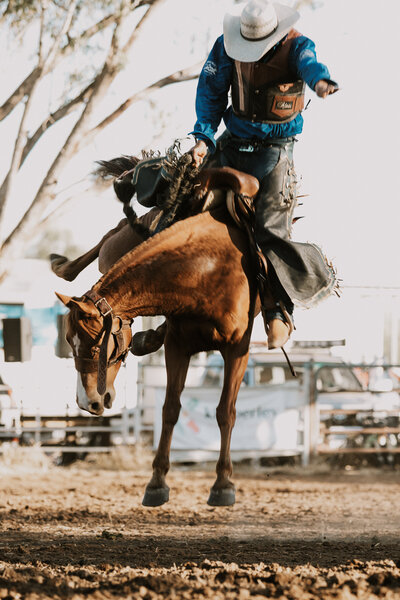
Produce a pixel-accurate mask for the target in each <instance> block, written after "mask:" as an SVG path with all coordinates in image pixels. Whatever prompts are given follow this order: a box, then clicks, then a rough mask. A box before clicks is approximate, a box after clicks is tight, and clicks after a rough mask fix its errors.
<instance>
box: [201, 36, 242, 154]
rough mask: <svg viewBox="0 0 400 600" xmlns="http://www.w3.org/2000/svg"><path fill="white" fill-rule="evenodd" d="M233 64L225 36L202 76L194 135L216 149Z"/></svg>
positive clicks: (213, 51) (211, 54)
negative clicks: (216, 135) (225, 45)
mask: <svg viewBox="0 0 400 600" xmlns="http://www.w3.org/2000/svg"><path fill="white" fill-rule="evenodd" d="M232 68H233V61H232V59H231V58H229V56H228V55H227V54H226V52H225V48H224V38H223V36H222V35H221V36H220V37H219V38H218V39H217V40H216V42H215V44H214V46H213V49H212V50H211V52H210V54H209V56H208V58H207V61H206V62H205V64H204V66H203V69H202V71H201V73H200V77H199V82H198V85H197V95H196V115H197V121H196V124H195V126H194V129H193V131H192V132H191V133H192V135H194V136H195V137H196V139H201V140H204V141H205V142H206V143H207V145H208V147H209V149H210V150H213V149H214V148H215V139H214V135H215V132H216V131H217V129H218V126H219V124H220V122H221V120H222V116H223V114H224V111H225V109H226V107H227V105H228V92H229V88H230V85H231V78H232Z"/></svg>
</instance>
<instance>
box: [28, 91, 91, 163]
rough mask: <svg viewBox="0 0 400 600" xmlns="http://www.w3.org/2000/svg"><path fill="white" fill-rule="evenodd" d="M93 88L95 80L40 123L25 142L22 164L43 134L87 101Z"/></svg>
mask: <svg viewBox="0 0 400 600" xmlns="http://www.w3.org/2000/svg"><path fill="white" fill-rule="evenodd" d="M93 88H94V81H91V82H90V84H89V85H87V86H86V87H85V89H84V90H82V91H81V92H80V94H78V96H76V97H75V98H73V99H72V100H70V101H69V102H66V103H65V104H63V105H62V106H60V108H58V109H57V110H56V111H54V112H53V113H51V114H50V115H49V116H48V117H47V119H45V120H44V121H43V122H42V123H41V124H40V125H39V127H38V128H37V129H36V131H35V132H34V133H33V134H32V135H31V136H30V137H29V138H28V139H27V142H26V144H25V147H24V150H23V153H22V158H21V162H20V166H21V165H22V164H23V163H24V161H25V159H26V158H27V156H28V155H29V153H30V152H31V150H32V149H33V148H34V146H35V145H36V144H37V142H38V141H39V140H40V138H41V137H42V135H43V134H44V133H46V131H47V130H48V129H49V128H50V127H51V126H52V125H54V124H55V123H57V121H60V120H61V119H63V118H64V117H66V116H67V115H69V114H70V113H71V112H73V110H75V109H76V107H77V105H79V104H81V103H82V102H85V101H87V100H88V98H89V96H90V93H91V92H92V91H93Z"/></svg>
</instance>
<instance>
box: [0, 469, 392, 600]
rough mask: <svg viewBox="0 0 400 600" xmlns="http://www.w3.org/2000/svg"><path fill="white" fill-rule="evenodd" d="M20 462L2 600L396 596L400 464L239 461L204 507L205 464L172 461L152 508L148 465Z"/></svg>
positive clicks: (2, 501) (208, 480)
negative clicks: (146, 501)
mask: <svg viewBox="0 0 400 600" xmlns="http://www.w3.org/2000/svg"><path fill="white" fill-rule="evenodd" d="M30 458H32V457H30ZM114 458H115V457H114ZM28 461H29V457H26V459H25V460H23V461H22V463H21V461H20V463H19V464H14V463H13V461H8V462H7V460H6V461H5V462H2V463H0V474H1V491H0V516H1V519H0V599H16V600H18V599H29V600H34V599H38V598H40V599H43V598H49V599H50V598H51V599H53V600H54V599H59V598H61V599H65V598H68V599H70V600H78V599H81V598H82V599H83V598H85V599H88V600H92V599H93V600H102V599H115V598H124V599H128V600H129V599H130V598H135V599H136V598H144V599H145V600H153V599H157V598H169V599H171V600H172V599H174V600H178V599H181V598H185V599H186V598H187V599H188V600H189V599H192V598H194V599H198V600H202V599H203V598H210V599H222V598H228V599H231V598H232V599H233V598H235V599H236V598H238V599H240V600H241V599H247V598H251V599H254V600H262V599H265V598H281V599H289V600H291V599H294V600H297V599H300V598H301V599H302V600H303V599H305V600H309V599H313V598H323V599H331V598H332V599H333V598H335V599H338V600H342V599H343V600H348V599H350V598H357V599H358V600H359V599H364V598H368V599H371V598H372V599H373V598H399V597H400V539H399V533H400V510H399V504H400V502H399V499H400V473H399V472H398V471H385V472H380V471H343V470H342V471H331V472H329V471H327V470H326V469H321V468H320V469H314V470H308V471H302V470H301V469H292V470H290V469H286V470H281V471H276V470H275V471H274V472H272V471H271V470H269V471H268V470H266V469H261V468H258V469H256V470H254V469H253V470H251V469H250V468H247V467H244V466H241V467H240V468H238V469H237V471H236V474H235V477H234V480H235V483H236V487H237V503H236V505H235V506H234V507H230V508H211V507H209V506H207V504H206V500H207V497H208V491H209V488H210V486H211V484H212V482H213V472H212V471H211V470H210V469H206V470H200V469H198V468H196V469H194V468H186V469H183V468H179V469H178V468H177V467H174V468H173V470H172V472H171V474H170V477H169V484H170V487H171V493H170V497H171V499H170V502H169V503H168V504H166V505H165V506H163V507H161V508H152V509H149V508H144V507H142V506H141V498H142V493H143V490H144V487H145V484H146V482H147V480H148V478H149V475H150V469H149V465H148V464H147V462H148V461H143V460H142V461H138V464H137V465H136V466H135V468H134V469H133V468H132V469H131V468H127V464H126V463H127V462H129V461H127V460H126V457H125V460H122V459H121V457H119V458H118V457H117V460H116V462H115V461H114V464H111V463H112V461H111V459H103V463H100V464H99V461H98V460H93V461H90V460H89V461H88V460H86V461H85V462H82V463H76V464H75V465H73V466H71V467H67V468H61V467H53V466H51V465H50V464H48V463H47V462H46V461H44V462H42V463H40V461H36V463H35V464H34V465H33V467H30V468H28V466H27V463H28ZM107 461H108V462H107ZM133 462H134V461H133ZM39 463H40V464H39ZM144 463H146V464H144ZM132 464H133V463H132Z"/></svg>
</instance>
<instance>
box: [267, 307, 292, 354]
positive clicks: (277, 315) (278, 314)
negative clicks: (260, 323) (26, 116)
mask: <svg viewBox="0 0 400 600" xmlns="http://www.w3.org/2000/svg"><path fill="white" fill-rule="evenodd" d="M264 322H265V324H266V327H265V329H266V332H267V339H268V350H273V349H274V348H282V347H283V346H284V345H285V344H286V342H287V341H288V340H289V338H290V335H291V334H292V332H293V329H294V325H293V320H292V317H291V315H290V314H289V313H288V312H287V310H286V309H285V307H284V306H283V304H282V303H278V304H277V305H276V306H275V308H273V309H271V308H269V309H267V310H265V309H264Z"/></svg>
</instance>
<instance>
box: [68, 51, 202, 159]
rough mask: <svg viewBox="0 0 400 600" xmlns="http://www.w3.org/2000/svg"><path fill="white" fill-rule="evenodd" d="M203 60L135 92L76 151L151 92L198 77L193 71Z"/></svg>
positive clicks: (92, 131) (92, 130)
mask: <svg viewBox="0 0 400 600" xmlns="http://www.w3.org/2000/svg"><path fill="white" fill-rule="evenodd" d="M203 62H204V61H201V62H199V63H196V64H195V65H192V66H191V67H188V68H187V69H182V70H180V71H175V73H172V74H171V75H168V76H167V77H163V78H162V79H159V80H158V81H156V82H155V83H152V84H151V85H149V86H148V87H146V88H144V89H143V90H141V91H140V92H137V93H136V94H133V96H131V97H130V98H128V99H127V100H125V102H123V103H122V104H120V106H118V108H116V109H115V110H114V111H113V112H112V113H110V114H109V115H108V116H107V117H106V118H105V119H103V120H102V121H101V122H100V123H98V125H96V127H94V128H93V129H91V130H90V131H89V132H88V133H87V134H86V136H85V138H83V139H81V141H80V145H79V147H78V148H75V151H77V150H78V149H81V148H82V147H83V146H86V145H87V144H90V142H91V141H92V140H93V139H94V138H95V137H96V135H97V134H98V133H99V132H100V131H102V130H103V129H104V128H105V127H107V126H108V125H110V124H111V123H113V122H114V121H115V120H116V119H117V118H118V117H119V116H120V115H121V114H122V113H123V112H125V111H126V110H127V109H128V108H129V107H130V106H131V105H132V104H134V103H135V102H139V101H140V100H144V99H145V98H147V97H148V96H150V94H151V93H152V92H154V91H155V90H159V89H161V88H163V87H165V86H167V85H171V84H173V83H181V82H183V81H191V80H193V79H197V78H198V76H199V73H198V72H196V73H193V71H194V70H197V69H199V68H200V67H202V66H203Z"/></svg>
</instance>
